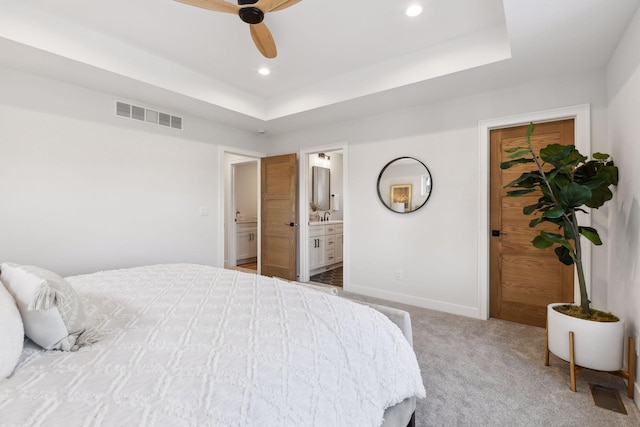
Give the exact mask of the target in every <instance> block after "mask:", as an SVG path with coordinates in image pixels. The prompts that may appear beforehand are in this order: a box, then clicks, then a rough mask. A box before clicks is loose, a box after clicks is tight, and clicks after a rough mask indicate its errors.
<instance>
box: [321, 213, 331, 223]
mask: <svg viewBox="0 0 640 427" xmlns="http://www.w3.org/2000/svg"><path fill="white" fill-rule="evenodd" d="M329 215H331V212H329V211H325V213H324V216H323V217H322V220H323V221H329Z"/></svg>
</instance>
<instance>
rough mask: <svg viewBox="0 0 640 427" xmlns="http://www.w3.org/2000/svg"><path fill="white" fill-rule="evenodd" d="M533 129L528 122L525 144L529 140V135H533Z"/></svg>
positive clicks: (531, 123) (531, 124)
mask: <svg viewBox="0 0 640 427" xmlns="http://www.w3.org/2000/svg"><path fill="white" fill-rule="evenodd" d="M534 128H535V126H534V125H533V122H529V127H528V128H527V142H529V139H530V138H531V135H533V129H534Z"/></svg>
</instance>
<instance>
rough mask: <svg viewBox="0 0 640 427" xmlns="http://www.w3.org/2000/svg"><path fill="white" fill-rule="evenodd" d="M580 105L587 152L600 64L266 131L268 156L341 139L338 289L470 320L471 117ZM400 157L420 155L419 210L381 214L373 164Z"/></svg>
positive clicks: (602, 101) (598, 107)
mask: <svg viewBox="0 0 640 427" xmlns="http://www.w3.org/2000/svg"><path fill="white" fill-rule="evenodd" d="M584 103H591V108H592V139H593V141H592V144H593V149H594V150H604V149H605V148H606V142H605V140H606V94H605V83H604V72H603V71H602V70H600V71H594V72H589V73H585V74H576V75H571V76H565V77H563V78H558V79H550V80H545V81H539V82H531V83H528V84H525V85H522V86H517V87H511V88H506V89H503V90H499V91H494V92H490V93H484V94H480V95H475V96H471V97H466V98H459V99H451V100H449V101H446V102H442V103H438V104H432V105H425V106H422V107H418V108H414V109H410V110H404V111H397V112H392V113H389V114H386V115H381V116H376V117H370V118H368V119H365V120H358V121H354V122H349V123H340V124H336V125H333V126H324V127H322V128H316V129H305V130H304V131H301V132H296V133H291V134H287V135H280V136H272V137H270V138H269V147H270V148H271V152H270V154H280V153H287V152H296V151H298V150H299V149H300V147H301V146H320V145H325V144H331V143H335V142H339V141H348V144H349V160H348V162H349V163H348V169H349V188H348V193H349V195H350V197H351V199H350V200H349V201H348V207H347V210H346V211H345V216H346V217H345V221H346V227H348V228H349V230H350V233H349V237H348V238H349V243H348V245H347V246H346V247H347V248H348V251H349V252H348V253H347V254H345V259H347V260H349V261H348V262H349V265H350V278H349V281H350V283H348V284H347V285H346V288H347V289H348V290H353V291H357V292H361V293H365V294H369V295H374V296H380V297H384V298H387V299H391V300H396V301H402V302H406V303H409V304H414V305H421V306H424V307H430V308H435V309H439V310H444V311H449V312H453V313H459V314H464V315H468V316H478V315H479V312H478V308H479V301H478V254H477V233H478V209H479V200H478V194H477V188H478V186H477V183H476V177H477V173H478V172H477V165H478V149H477V144H478V136H477V135H478V131H477V128H478V121H479V120H486V119H491V118H497V117H503V116H509V115H514V114H520V113H527V112H534V111H541V110H548V109H553V108H559V107H566V106H571V105H578V104H584ZM400 156H411V157H415V158H417V159H419V160H421V161H423V162H424V163H425V164H426V165H427V167H428V168H429V170H430V171H431V174H432V177H433V193H432V195H431V198H430V199H429V201H428V202H427V204H426V205H425V207H424V208H422V209H421V210H420V211H418V212H415V213H411V214H407V215H398V214H394V213H393V212H391V211H389V210H388V209H387V208H385V207H384V206H382V204H381V203H380V201H379V200H378V196H377V193H376V180H377V177H378V174H379V172H380V170H381V169H382V167H384V165H385V164H387V162H388V161H390V160H392V159H394V158H396V157H400ZM346 204H347V201H345V205H346ZM601 215H602V213H600V212H596V213H595V215H594V217H597V218H599V217H600V216H601ZM595 222H598V221H595ZM605 222H606V221H605ZM599 262H600V261H599ZM602 263H603V264H602ZM602 263H601V264H597V265H594V268H598V269H603V268H604V269H605V270H606V259H605V260H604V261H602ZM594 264H595V263H594ZM396 270H401V271H402V277H403V278H402V280H401V281H397V280H395V273H396ZM594 276H595V277H594V284H593V286H594V289H595V292H594V295H595V294H602V292H599V291H600V289H601V288H602V287H603V286H604V285H605V284H604V283H602V282H597V283H596V281H597V280H596V279H598V275H597V274H596V275H594ZM594 302H596V303H597V302H598V301H596V300H595V299H594Z"/></svg>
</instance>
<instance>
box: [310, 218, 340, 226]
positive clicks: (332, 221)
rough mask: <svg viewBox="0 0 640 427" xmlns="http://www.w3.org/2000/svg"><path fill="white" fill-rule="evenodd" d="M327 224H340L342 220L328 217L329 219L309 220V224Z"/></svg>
mask: <svg viewBox="0 0 640 427" xmlns="http://www.w3.org/2000/svg"><path fill="white" fill-rule="evenodd" d="M328 224H342V220H341V219H330V220H329V221H309V225H328Z"/></svg>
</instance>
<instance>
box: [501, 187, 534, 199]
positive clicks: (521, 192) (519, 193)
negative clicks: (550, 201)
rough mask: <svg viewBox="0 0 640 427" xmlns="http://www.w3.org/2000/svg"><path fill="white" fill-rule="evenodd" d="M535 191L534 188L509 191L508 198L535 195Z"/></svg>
mask: <svg viewBox="0 0 640 427" xmlns="http://www.w3.org/2000/svg"><path fill="white" fill-rule="evenodd" d="M534 191H535V190H534V189H533V188H527V189H524V190H512V191H507V196H510V197H518V196H524V195H525V194H529V193H533V192H534Z"/></svg>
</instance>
